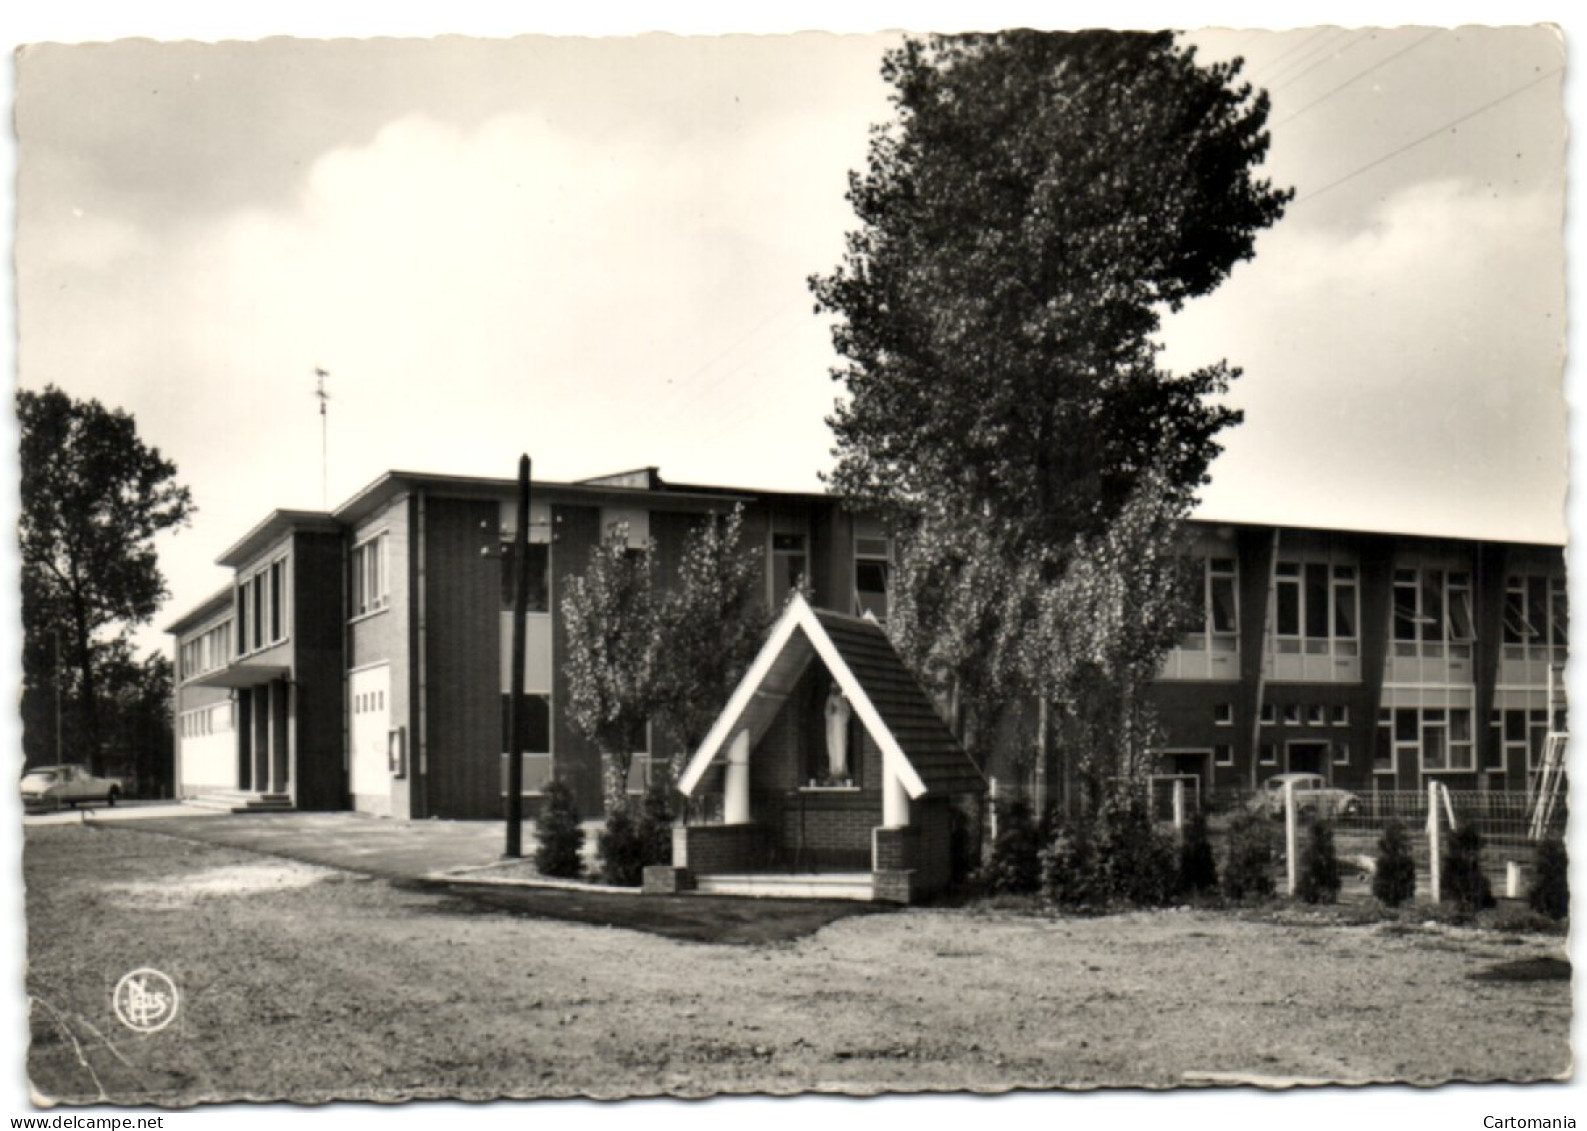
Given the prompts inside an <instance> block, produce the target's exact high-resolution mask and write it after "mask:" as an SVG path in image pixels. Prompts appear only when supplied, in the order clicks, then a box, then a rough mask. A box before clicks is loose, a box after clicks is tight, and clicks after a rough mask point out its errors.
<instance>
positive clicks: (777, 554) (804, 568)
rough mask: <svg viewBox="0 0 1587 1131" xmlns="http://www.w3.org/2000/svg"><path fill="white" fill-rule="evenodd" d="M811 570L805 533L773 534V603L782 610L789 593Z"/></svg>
mask: <svg viewBox="0 0 1587 1131" xmlns="http://www.w3.org/2000/svg"><path fill="white" fill-rule="evenodd" d="M808 571H809V557H808V552H807V550H806V548H805V536H804V535H803V534H773V535H772V536H771V604H772V609H773V610H776V611H781V609H782V607H783V605H784V604H785V603H786V602H787V600H788V594H789V593H791V592H793V590H795V589H797V588H799V586H800V585H801V584H802V583H803V582H804V580H805V577H806V576H807V574H808Z"/></svg>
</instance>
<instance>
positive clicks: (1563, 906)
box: [1526, 840, 1570, 919]
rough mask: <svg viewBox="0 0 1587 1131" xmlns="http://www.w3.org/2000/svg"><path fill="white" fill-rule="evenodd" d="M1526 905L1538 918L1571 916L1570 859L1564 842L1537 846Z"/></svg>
mask: <svg viewBox="0 0 1587 1131" xmlns="http://www.w3.org/2000/svg"><path fill="white" fill-rule="evenodd" d="M1526 902H1527V904H1528V905H1529V906H1530V907H1531V908H1532V910H1533V911H1536V912H1537V913H1538V914H1539V915H1547V916H1548V917H1549V918H1550V919H1564V918H1566V917H1567V916H1568V915H1570V855H1569V853H1567V852H1566V851H1565V842H1564V841H1562V840H1545V841H1543V843H1541V844H1539V845H1538V846H1537V861H1536V864H1535V866H1534V871H1533V873H1532V882H1531V884H1530V885H1529V886H1528V887H1527V891H1526Z"/></svg>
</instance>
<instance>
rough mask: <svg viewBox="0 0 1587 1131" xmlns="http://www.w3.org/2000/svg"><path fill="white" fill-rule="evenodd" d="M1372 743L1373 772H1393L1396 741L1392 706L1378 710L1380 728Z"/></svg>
mask: <svg viewBox="0 0 1587 1131" xmlns="http://www.w3.org/2000/svg"><path fill="white" fill-rule="evenodd" d="M1374 737H1375V741H1374V742H1373V744H1372V772H1373V773H1375V774H1392V773H1393V772H1394V752H1395V747H1396V742H1395V712H1394V710H1393V708H1391V707H1384V708H1382V709H1380V710H1379V711H1378V728H1377V734H1376V735H1375V736H1374Z"/></svg>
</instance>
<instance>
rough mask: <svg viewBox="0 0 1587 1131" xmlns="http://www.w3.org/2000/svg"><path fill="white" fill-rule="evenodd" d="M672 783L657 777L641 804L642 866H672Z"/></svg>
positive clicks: (662, 777)
mask: <svg viewBox="0 0 1587 1131" xmlns="http://www.w3.org/2000/svg"><path fill="white" fill-rule="evenodd" d="M672 817H673V812H672V782H671V781H670V780H668V779H667V778H666V777H664V776H657V777H656V778H655V779H654V780H652V781H651V783H650V787H649V788H648V789H646V790H645V796H644V798H643V799H641V801H640V803H639V827H638V830H637V834H638V836H639V840H640V856H641V858H642V863H641V867H644V866H646V865H650V864H671V863H672Z"/></svg>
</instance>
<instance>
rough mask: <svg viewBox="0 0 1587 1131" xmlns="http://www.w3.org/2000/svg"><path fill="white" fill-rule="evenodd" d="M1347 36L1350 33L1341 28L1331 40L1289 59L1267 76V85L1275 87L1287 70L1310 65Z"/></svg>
mask: <svg viewBox="0 0 1587 1131" xmlns="http://www.w3.org/2000/svg"><path fill="white" fill-rule="evenodd" d="M1349 34H1350V33H1349V32H1348V31H1346V30H1344V29H1343V28H1339V29H1337V33H1336V34H1334V35H1333V36H1332V38H1329V39H1325V40H1323V41H1322V42H1321V43H1319V44H1317V46H1316V47H1314V48H1312V49H1311V50H1309V51H1303V52H1301V53H1300V54H1299V55H1297V56H1295V58H1293V59H1291V60H1290V61H1289V62H1288V63H1285V64H1284V65H1283V66H1282V67H1280V68H1279V69H1278V70H1276V71H1274V72H1273V73H1272V74H1270V75H1268V76H1267V83H1268V84H1269V85H1270V86H1271V85H1276V84H1277V83H1278V80H1279V78H1280V77H1281V76H1282V75H1284V74H1285V73H1286V72H1288V71H1289V70H1291V69H1292V68H1294V67H1298V66H1300V65H1301V64H1303V63H1310V62H1311V61H1312V60H1313V59H1315V58H1316V57H1317V56H1318V55H1319V54H1323V53H1326V52H1327V50H1328V49H1329V48H1330V47H1332V46H1333V45H1334V44H1335V43H1337V42H1339V39H1340V38H1341V37H1343V36H1347V35H1349Z"/></svg>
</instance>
